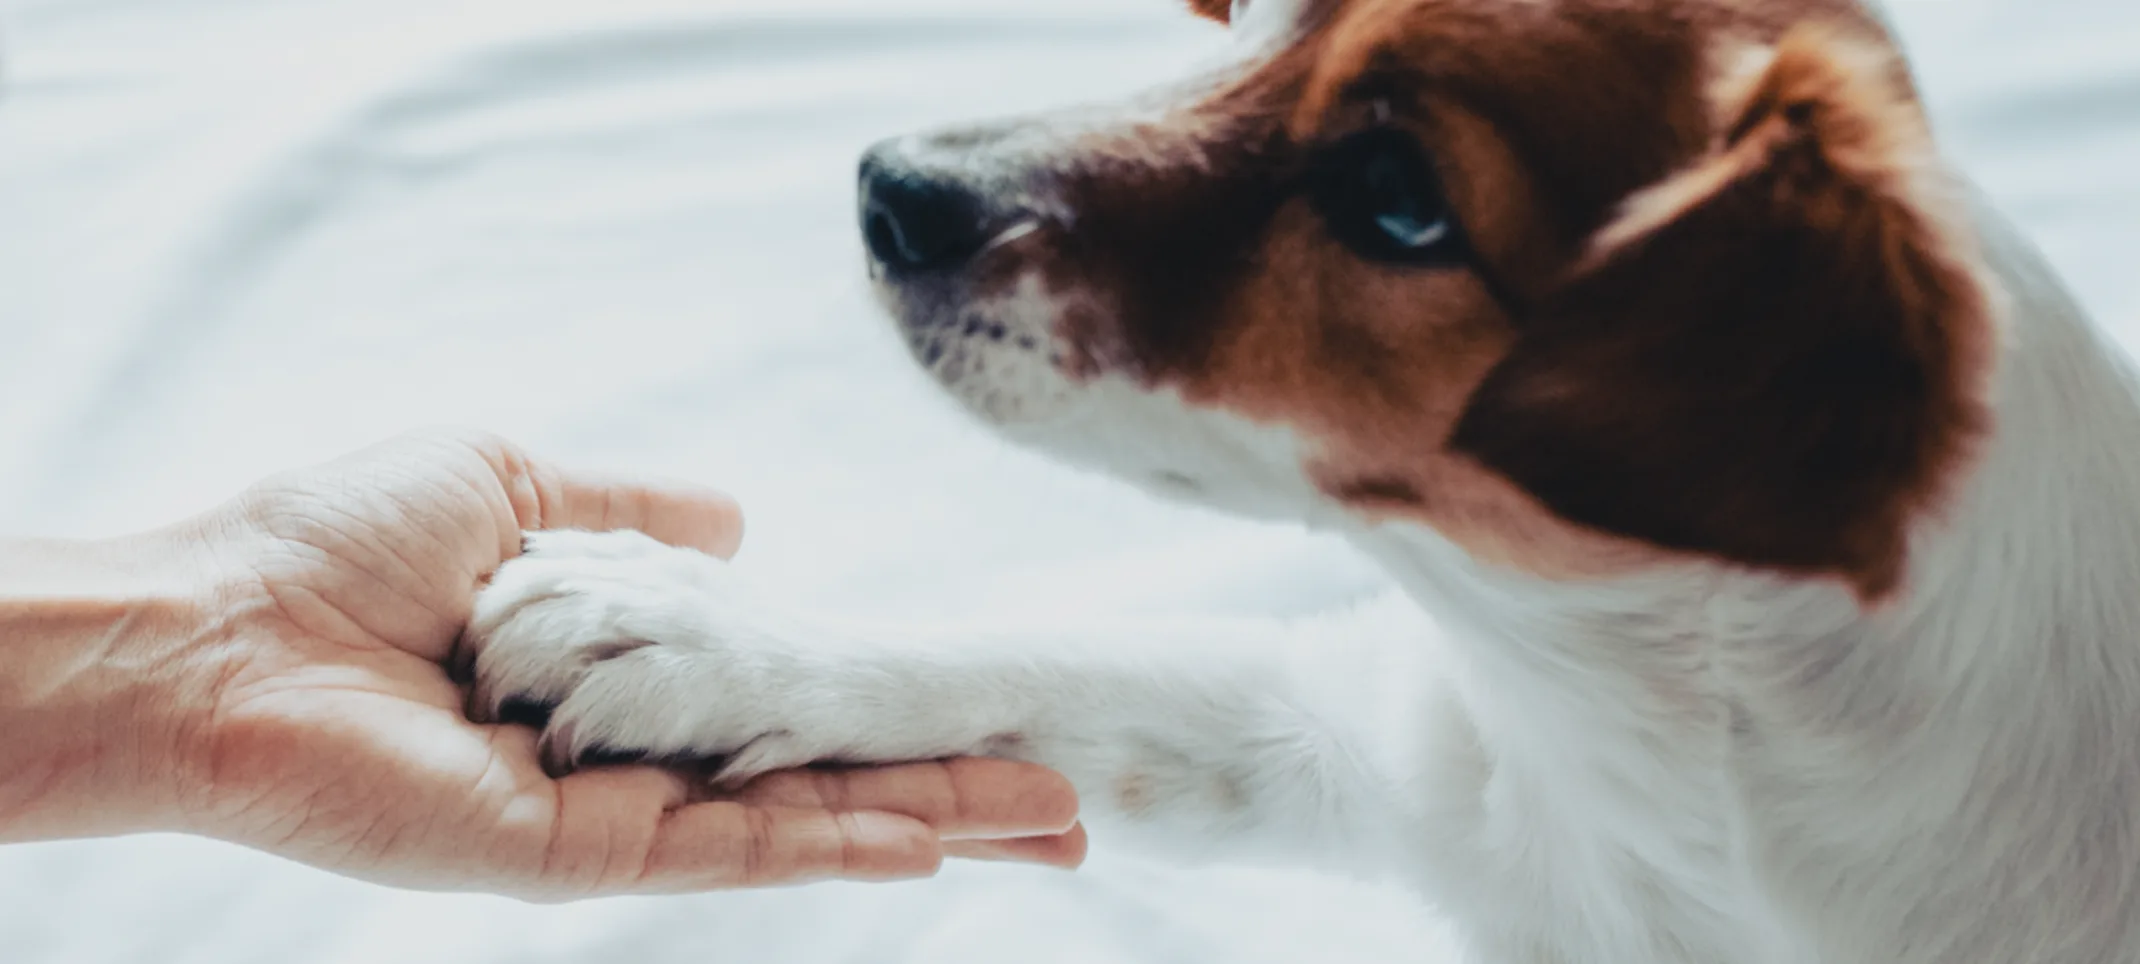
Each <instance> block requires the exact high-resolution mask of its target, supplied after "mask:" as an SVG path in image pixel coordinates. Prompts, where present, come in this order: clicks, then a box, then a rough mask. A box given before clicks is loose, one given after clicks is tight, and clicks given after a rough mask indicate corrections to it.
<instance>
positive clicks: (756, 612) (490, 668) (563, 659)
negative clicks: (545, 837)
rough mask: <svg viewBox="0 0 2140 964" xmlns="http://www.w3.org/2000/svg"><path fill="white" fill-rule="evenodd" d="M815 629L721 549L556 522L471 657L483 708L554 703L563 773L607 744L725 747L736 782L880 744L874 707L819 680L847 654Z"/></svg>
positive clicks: (718, 750) (615, 750) (659, 753)
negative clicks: (779, 607)
mask: <svg viewBox="0 0 2140 964" xmlns="http://www.w3.org/2000/svg"><path fill="white" fill-rule="evenodd" d="M805 635H806V631H805V630H804V629H802V628H801V627H800V626H798V625H796V624H795V623H794V622H793V621H791V620H788V619H785V618H784V617H782V616H781V615H780V614H779V613H777V612H774V611H772V610H770V609H769V608H768V607H766V606H765V605H764V604H763V603H762V602H761V601H760V600H759V599H758V598H757V597H756V596H755V594H753V593H751V592H749V591H748V590H747V589H746V588H745V587H743V586H742V585H741V584H740V583H739V582H738V581H737V580H736V578H735V577H734V575H733V573H731V572H730V570H729V568H728V564H727V563H725V562H722V561H721V560H719V559H716V558H714V557H712V556H708V555H705V554H703V553H699V552H693V551H690V550H686V549H677V548H672V547H670V546H666V545H662V544H661V543H659V542H656V541H654V540H653V539H650V538H648V537H646V536H644V535H640V534H638V533H631V532H611V533H588V532H540V533H531V534H529V535H528V537H527V551H526V552H525V553H524V554H523V555H521V556H520V558H518V559H515V560H513V561H511V562H509V563H507V564H505V566H503V567H501V568H500V569H499V570H498V573H497V575H496V577H495V578H493V579H492V581H491V584H490V586H489V587H488V588H486V589H485V590H483V592H482V593H481V594H480V595H479V596H478V597H477V599H476V605H475V613H474V617H473V618H472V619H471V620H470V622H469V626H468V629H467V631H466V633H465V634H464V636H463V639H462V642H461V651H460V652H459V653H458V654H457V659H458V660H459V661H460V662H461V663H462V665H463V667H464V668H465V671H466V672H467V673H468V675H469V676H470V677H471V678H472V679H473V681H474V689H473V691H472V693H471V694H470V699H469V715H470V717H471V718H474V719H476V720H477V721H479V722H491V721H494V720H496V719H497V718H498V716H499V714H500V711H501V710H502V709H503V708H505V707H507V706H508V705H513V704H518V705H523V706H532V707H536V708H547V709H548V710H549V720H548V723H547V725H546V727H545V729H544V732H543V738H542V756H543V765H544V768H545V769H547V770H549V771H550V772H551V773H553V774H562V773H565V772H568V771H570V770H571V769H572V768H573V767H575V766H577V765H578V764H579V763H580V762H581V761H582V760H585V759H587V758H589V757H591V756H622V757H632V758H643V759H650V760H675V761H682V760H691V761H714V762H716V763H717V764H718V769H717V771H716V776H715V780H716V782H718V783H722V784H724V785H732V784H735V783H739V782H742V781H744V780H747V779H749V778H750V777H752V776H755V775H758V774H761V773H765V772H768V771H772V770H778V769H785V768H789V767H794V766H801V765H804V764H808V763H813V762H818V761H822V760H834V759H846V758H847V755H848V754H851V753H854V752H856V751H857V750H860V751H864V752H866V751H867V749H868V744H869V742H870V739H869V735H870V732H871V728H870V723H871V721H869V720H866V719H860V718H856V714H855V713H854V712H852V711H851V710H850V709H847V708H844V707H843V706H842V705H841V703H840V701H833V700H828V699H826V697H825V696H824V695H823V694H822V693H821V692H820V691H819V690H818V688H817V684H818V683H820V682H821V679H822V677H823V676H824V675H825V674H827V673H829V672H833V671H834V667H836V666H837V661H835V660H831V659H828V658H826V656H825V654H822V653H817V652H814V651H813V648H812V647H813V645H815V643H816V641H814V640H811V639H807V638H805ZM856 762H864V761H859V760H858V761H856ZM870 762H873V761H870Z"/></svg>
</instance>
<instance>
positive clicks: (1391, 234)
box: [1313, 129, 1463, 265]
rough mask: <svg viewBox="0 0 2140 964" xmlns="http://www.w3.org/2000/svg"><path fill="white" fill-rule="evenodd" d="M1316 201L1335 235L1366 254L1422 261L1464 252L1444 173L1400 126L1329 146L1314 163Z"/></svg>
mask: <svg viewBox="0 0 2140 964" xmlns="http://www.w3.org/2000/svg"><path fill="white" fill-rule="evenodd" d="M1313 201H1314V204H1315V208H1316V211H1317V212H1318V213H1320V214H1321V215H1322V217H1323V222H1324V223H1325V224H1326V225H1328V227H1329V230H1330V233H1331V235H1332V236H1333V237H1335V238H1337V239H1338V241H1340V242H1342V243H1343V244H1344V245H1345V246H1346V247H1349V248H1351V249H1352V250H1353V251H1354V252H1355V253H1357V254H1359V255H1360V256H1361V257H1364V258H1368V259H1370V260H1374V261H1386V262H1393V263H1398V264H1418V265H1439V264H1452V263H1455V262H1457V261H1459V260H1461V259H1462V258H1463V243H1462V233H1461V232H1460V231H1459V230H1458V229H1457V223H1456V216H1455V214H1454V213H1453V212H1452V211H1450V209H1449V201H1448V198H1447V197H1446V196H1444V195H1443V193H1442V185H1441V179H1440V178H1438V177H1436V176H1435V174H1434V169H1433V167H1432V166H1431V165H1430V164H1429V163H1428V161H1427V158H1426V155H1425V154H1424V153H1422V152H1421V151H1420V149H1419V145H1418V144H1417V143H1415V142H1414V141H1413V140H1412V139H1411V138H1410V137H1408V136H1406V135H1404V134H1402V133H1399V132H1397V131H1394V130H1386V129H1384V130H1372V131H1367V132H1365V133H1361V134H1355V135H1353V136H1352V137H1349V138H1346V139H1345V140H1342V141H1339V142H1338V143H1337V144H1335V145H1333V146H1331V147H1330V148H1328V149H1327V150H1326V151H1325V152H1324V153H1323V156H1322V157H1321V158H1320V159H1319V161H1318V163H1317V164H1316V166H1315V173H1314V176H1313Z"/></svg>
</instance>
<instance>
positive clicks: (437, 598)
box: [193, 433, 1083, 898]
mask: <svg viewBox="0 0 2140 964" xmlns="http://www.w3.org/2000/svg"><path fill="white" fill-rule="evenodd" d="M202 524H203V525H206V526H208V527H210V529H211V530H212V531H209V532H206V533H203V534H202V542H203V544H207V545H213V546H218V547H220V548H219V549H218V550H217V552H218V555H219V557H220V558H221V560H222V562H221V565H223V566H224V567H225V568H227V569H228V570H229V571H231V572H234V573H237V574H239V575H238V576H237V577H236V578H232V579H229V580H226V581H225V585H226V586H227V587H229V588H227V589H226V590H225V593H224V595H225V597H226V598H224V599H221V600H218V605H217V606H216V611H218V612H219V613H222V614H224V615H223V617H222V618H221V620H220V622H219V623H218V625H217V626H216V627H215V628H214V630H213V631H212V632H211V634H210V635H211V639H210V640H208V641H207V642H208V643H209V644H210V645H211V646H213V647H214V649H215V651H216V652H219V653H221V654H223V655H222V656H221V657H220V658H219V662H218V667H217V672H216V673H215V674H213V675H214V678H215V679H216V683H215V686H214V693H213V694H212V696H210V697H209V698H207V699H206V700H205V701H204V702H205V703H206V704H207V705H211V706H213V707H214V710H213V712H212V713H211V714H209V715H208V716H207V719H206V720H205V722H202V723H201V724H199V729H200V733H199V736H198V739H196V740H194V741H193V742H194V743H195V744H196V745H198V746H199V747H200V748H201V749H200V753H201V756H202V758H203V759H202V760H201V762H200V765H199V766H198V767H197V768H195V769H196V770H197V772H199V773H201V774H202V775H203V777H202V779H201V781H200V782H201V786H200V787H198V788H197V789H196V791H195V799H196V804H197V805H196V806H195V808H194V809H195V812H197V813H198V814H201V815H202V816H201V817H200V819H201V820H202V821H203V822H204V823H205V824H206V825H205V826H202V827H198V828H194V829H199V830H201V831H202V832H206V833H210V834H213V835H216V836H220V837H224V838H227V839H232V840H236V841H238V842H242V843H246V844H249V845H253V846H257V847H261V848H263V849H268V850H271V851H274V852H277V853H281V854H283V855H285V856H289V857H291V858H294V859H297V860H301V861H304V862H306V863H311V864H314V865H318V866H323V867H328V868H330V869H334V870H337V871H340V872H343V873H347V874H350V875H353V876H358V877H363V878H366V879H371V880H376V881H380V882H383V883H390V884H398V885H404V886H413V887H425V888H446V889H480V890H491V891H501V892H506V893H513V894H517V895H521V896H526V897H533V898H572V897H578V896H589V895H594V894H608V893H624V892H650V891H669V890H699V889H708V888H717V887H726V886H750V885H762V884H773V883H784V882H791V881H798V880H807V879H813V878H820V877H846V878H857V879H883V878H896V877H907V876H915V875H922V874H927V873H930V872H933V871H934V870H935V868H936V867H937V865H938V864H939V862H940V861H941V859H942V856H943V854H944V852H945V846H946V845H945V844H944V842H943V841H945V840H951V841H954V843H953V844H951V848H952V851H953V852H954V853H960V852H964V853H968V854H970V855H976V856H1002V857H1013V858H1020V859H1029V860H1039V861H1043V862H1051V863H1058V864H1065V865H1069V864H1074V863H1076V862H1077V860H1078V859H1079V858H1080V857H1081V855H1082V848H1083V838H1082V834H1081V833H1078V832H1075V831H1074V829H1073V828H1071V826H1070V824H1071V821H1072V820H1073V819H1074V812H1075V800H1074V798H1073V797H1072V796H1071V794H1070V791H1069V790H1068V788H1067V786H1066V785H1065V784H1064V783H1063V782H1062V781H1061V780H1060V778H1057V777H1055V776H1053V775H1052V774H1047V773H1045V772H1042V771H1036V770H1033V769H1032V768H1029V767H1023V766H1020V765H1017V764H1009V763H1000V762H993V761H954V762H950V763H936V764H919V765H915V766H910V767H899V768H890V769H885V770H876V771H857V772H848V773H837V774H835V773H796V774H784V775H778V776H775V777H771V778H768V779H767V780H765V781H761V782H760V783H759V784H758V785H756V786H754V787H752V788H750V789H748V790H746V791H745V792H744V793H743V794H742V795H741V796H738V797H735V798H732V799H725V800H710V801H700V800H697V799H694V797H693V795H692V794H691V792H690V791H691V787H690V785H689V784H688V782H687V781H686V780H685V779H684V778H683V777H680V776H678V775H676V774H674V773H671V772H667V771H664V770H660V769H655V768H651V767H618V768H610V769H600V770H591V771H586V772H582V773H579V774H575V775H573V776H570V777H567V778H564V779H562V780H552V779H550V778H549V777H547V776H545V775H544V774H543V771H542V769H541V766H540V765H539V763H538V761H537V756H536V752H535V745H534V744H535V734H534V732H533V731H532V730H529V729H526V728H524V727H518V726H509V725H508V726H481V725H476V724H472V723H470V722H468V721H467V719H466V718H465V717H464V716H463V714H462V704H463V699H464V697H463V695H462V693H461V691H460V689H459V688H458V687H457V686H456V685H455V684H454V683H453V681H452V680H451V679H449V678H448V676H447V674H446V672H445V671H444V670H443V669H442V668H441V667H442V664H444V663H445V662H446V661H448V660H449V659H450V657H451V654H452V650H453V646H454V642H455V640H456V638H457V637H458V635H459V633H460V630H461V627H462V625H463V624H464V623H465V621H466V619H467V616H468V612H469V608H470V605H471V603H472V601H473V597H474V594H475V590H476V589H477V588H478V587H479V586H480V585H481V581H482V580H483V579H484V578H486V576H487V575H488V574H489V573H490V572H492V571H494V570H495V569H496V568H497V567H498V565H499V564H500V563H502V562H503V561H504V560H506V559H508V558H510V557H512V556H513V555H515V554H516V553H518V551H519V547H520V539H521V533H522V532H523V531H524V530H528V529H541V528H584V529H612V528H632V529H639V530H642V531H645V532H647V533H648V534H650V535H653V536H655V537H656V538H659V539H662V540H663V541H666V542H670V543H672V544H676V545H683V546H689V547H692V548H697V549H701V550H704V551H707V552H712V553H717V554H720V555H724V556H725V555H728V554H730V553H733V552H734V551H735V548H736V545H737V543H738V541H739V539H740V536H741V532H742V523H741V515H740V513H739V512H738V510H737V509H736V507H735V505H734V504H733V503H732V502H730V501H729V500H727V499H726V498H724V497H722V496H719V495H717V494H713V493H710V492H706V491H704V490H699V489H694V488H690V487H684V486H664V485H651V484H643V483H632V484H627V483H620V482H612V481H605V480H600V479H595V478H590V477H585V476H579V475H567V474H564V473H561V472H559V471H557V470H554V469H552V468H550V467H548V466H546V465H543V464H540V463H536V462H534V461H532V460H530V459H529V458H528V457H527V456H525V455H524V454H523V453H521V452H520V451H519V450H517V449H516V448H514V447H513V446H511V445H510V444H508V443H505V442H503V441H501V440H499V439H496V438H492V437H488V436H483V435H475V434H463V433H436V434H429V435H422V436H412V437H408V438H404V439H401V440H397V441H395V442H391V443H388V444H386V445H383V446H380V447H377V448H374V449H371V450H367V451H365V452H362V453H359V454H357V455H354V456H351V457H349V458H347V459H344V460H342V461H340V462H337V463H334V464H331V465H327V466H322V467H319V468H317V469H311V470H305V471H300V472H295V473H291V474H288V475H285V476H282V477H278V478H275V479H271V480H269V481H267V482H264V483H262V484H261V485H259V486H256V487H255V488H254V489H253V490H252V491H251V492H249V493H248V494H247V495H245V496H244V497H242V498H241V499H239V500H238V501H237V502H235V503H233V504H232V505H231V506H229V507H227V508H226V509H224V510H221V511H219V512H217V513H215V514H213V515H211V516H210V517H208V518H207V519H206V520H204V522H203V523H202ZM1066 831H1070V832H1067V833H1066ZM962 840H963V841H969V842H966V843H958V842H957V841H962Z"/></svg>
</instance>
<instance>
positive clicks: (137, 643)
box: [0, 535, 203, 841]
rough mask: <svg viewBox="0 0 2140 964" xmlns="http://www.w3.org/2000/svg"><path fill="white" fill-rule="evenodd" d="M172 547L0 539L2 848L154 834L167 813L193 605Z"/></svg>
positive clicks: (186, 574) (182, 729) (182, 730)
mask: <svg viewBox="0 0 2140 964" xmlns="http://www.w3.org/2000/svg"><path fill="white" fill-rule="evenodd" d="M175 548H176V546H175V545H174V543H173V541H172V540H171V538H169V537H167V536H163V535H155V536H141V537H134V538H127V539H119V540H106V541H96V542H77V541H0V733H4V734H5V735H6V738H5V739H4V740H0V841H19V840H36V839H48V838H55V837H63V836H84V835H98V834H112V833H124V832H129V831H136V830H144V829H152V828H153V827H154V826H155V825H156V823H157V818H158V817H159V815H162V814H166V813H168V812H170V810H171V809H172V808H173V807H174V806H175V805H176V804H177V802H178V801H177V800H175V799H173V798H174V797H175V796H176V795H177V794H178V792H179V791H178V789H177V788H178V787H179V786H180V785H182V781H181V780H180V779H179V778H178V774H177V773H176V772H175V769H176V761H178V760H180V759H183V758H184V754H182V753H181V752H180V750H181V748H182V747H184V746H185V745H186V744H187V743H188V741H189V739H190V734H189V732H188V731H189V730H190V729H191V728H192V724H191V723H189V722H188V718H187V716H186V713H185V712H184V711H185V709H186V708H185V707H184V706H181V705H178V703H179V698H178V696H177V694H179V693H182V692H185V691H186V689H187V687H186V686H185V685H182V684H183V683H184V682H186V681H187V678H188V677H189V676H191V675H194V674H197V673H199V672H200V671H201V670H200V668H199V667H198V666H197V665H196V662H195V661H194V660H192V659H190V658H189V653H190V650H189V644H190V643H191V642H193V641H194V640H195V638H196V637H197V635H198V628H199V627H200V626H201V625H202V624H203V621H202V619H201V613H202V611H203V601H202V599H201V597H200V594H199V593H197V592H195V591H194V590H193V589H192V588H191V584H192V583H194V582H195V581H196V580H195V579H193V578H192V577H193V576H194V575H195V573H194V572H193V570H192V568H191V567H189V566H187V565H186V564H185V563H184V561H183V558H182V555H183V554H182V553H178V552H174V551H173V550H174V549H175Z"/></svg>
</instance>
